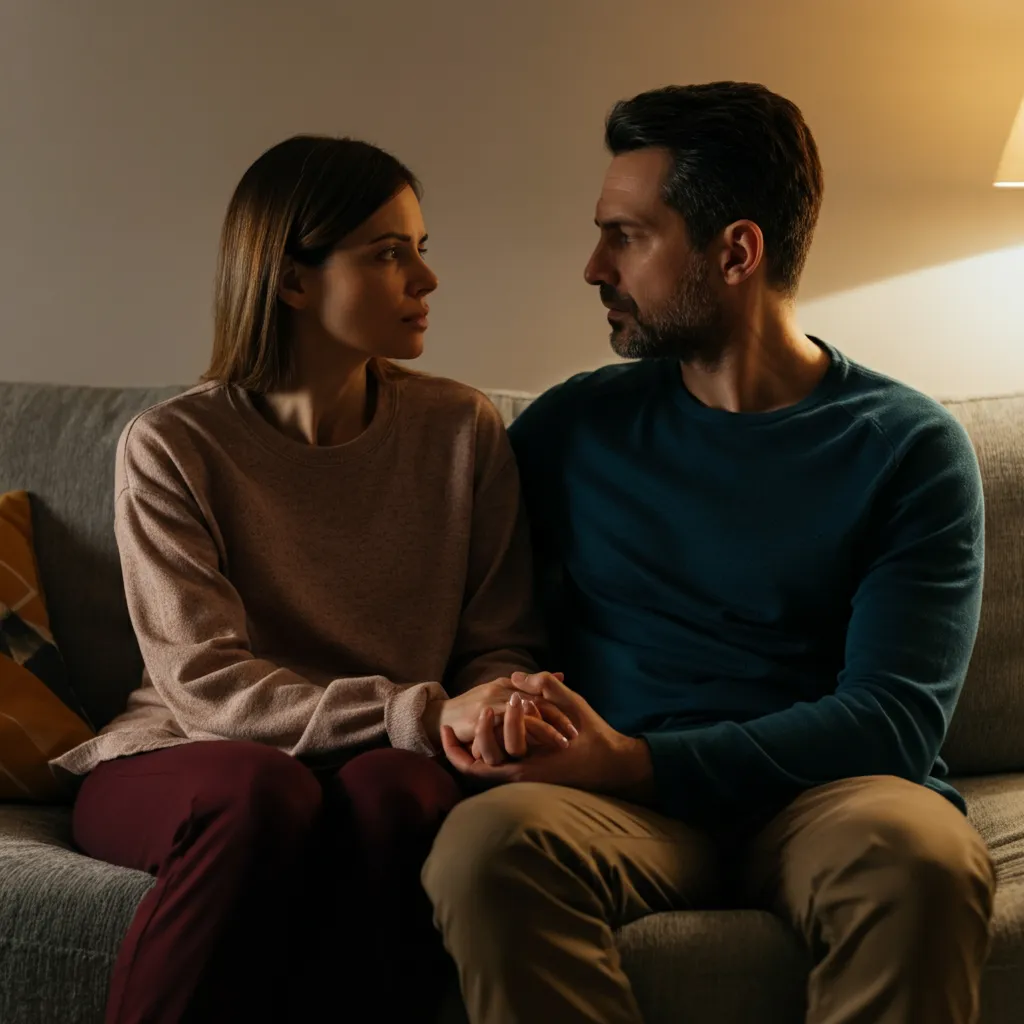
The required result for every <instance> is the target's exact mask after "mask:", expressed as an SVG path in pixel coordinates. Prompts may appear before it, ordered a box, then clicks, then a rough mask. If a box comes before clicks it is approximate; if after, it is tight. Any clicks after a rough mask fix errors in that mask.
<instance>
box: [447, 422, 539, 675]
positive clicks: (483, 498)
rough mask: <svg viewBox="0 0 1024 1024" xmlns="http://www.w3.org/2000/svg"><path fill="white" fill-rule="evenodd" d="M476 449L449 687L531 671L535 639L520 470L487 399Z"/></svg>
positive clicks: (537, 627) (537, 621)
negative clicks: (462, 596)
mask: <svg viewBox="0 0 1024 1024" xmlns="http://www.w3.org/2000/svg"><path fill="white" fill-rule="evenodd" d="M476 450H477V456H476V473H475V477H476V482H475V486H474V497H473V515H472V526H471V536H470V541H469V558H468V564H467V571H466V595H465V602H464V604H463V609H462V616H461V618H460V620H459V628H458V632H457V634H456V637H455V643H454V646H453V651H452V657H451V662H450V664H449V671H448V679H447V688H448V690H449V691H450V692H452V693H462V692H464V691H466V690H468V689H470V688H471V687H473V686H475V685H477V684H478V683H486V682H490V681H491V680H493V679H497V678H499V677H501V676H507V675H511V674H512V673H513V672H518V671H523V672H533V671H536V668H537V664H536V661H535V660H534V658H535V654H536V652H537V651H538V650H539V649H540V647H541V644H542V636H541V630H540V625H539V620H538V619H537V617H536V615H535V613H534V608H533V569H532V564H531V555H530V537H529V528H528V526H527V522H526V514H525V511H524V508H523V502H522V496H521V494H520V488H519V473H518V470H517V468H516V461H515V458H514V457H513V455H512V449H511V447H510V446H509V442H508V436H507V435H506V433H505V428H504V425H503V424H502V422H501V419H500V417H499V416H498V413H497V411H496V410H495V409H494V408H493V407H492V406H490V405H489V404H488V405H487V406H486V407H485V408H484V409H483V410H482V414H481V419H480V424H479V427H478V440H477V449H476Z"/></svg>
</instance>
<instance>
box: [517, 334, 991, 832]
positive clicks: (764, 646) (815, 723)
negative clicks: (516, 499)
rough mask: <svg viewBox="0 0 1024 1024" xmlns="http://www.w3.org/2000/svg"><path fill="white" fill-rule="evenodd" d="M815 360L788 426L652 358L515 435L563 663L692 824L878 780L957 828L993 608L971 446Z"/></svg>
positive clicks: (881, 380) (598, 378) (895, 393)
mask: <svg viewBox="0 0 1024 1024" xmlns="http://www.w3.org/2000/svg"><path fill="white" fill-rule="evenodd" d="M815 340H817V339H815ZM818 344H821V345H822V347H823V348H825V349H826V351H827V352H828V353H829V354H830V356H831V358H832V364H831V366H830V368H829V369H828V371H827V373H826V375H825V377H824V378H823V379H822V381H821V382H820V384H819V385H818V387H817V388H816V389H815V390H814V392H813V393H812V394H811V395H809V396H808V397H807V398H805V399H804V400H803V401H801V402H800V403H798V404H797V405H793V406H791V407H789V408H787V409H782V410H779V411H776V412H770V413H756V414H735V413H728V412H724V411H721V410H716V409H709V408H707V407H705V406H703V405H701V404H700V403H698V402H697V400H696V399H694V398H693V396H692V395H691V394H690V393H689V392H688V391H687V390H686V388H685V387H684V385H683V383H682V377H681V374H680V371H679V365H678V364H677V363H675V362H672V361H660V360H659V361H646V362H639V363H631V364H626V365H618V366H612V367H606V368H604V369H602V370H598V371H596V372H594V373H589V374H583V375H580V376H578V377H574V378H572V379H571V380H569V381H567V382H566V383H564V384H562V385H560V386H558V387H556V388H554V389H553V390H551V391H549V392H547V393H546V394H545V395H543V396H542V397H541V398H539V399H538V400H537V401H536V402H535V403H534V404H533V405H532V406H531V407H530V408H529V409H527V410H526V412H524V413H523V415H522V416H521V417H520V418H519V419H518V420H517V421H516V422H515V423H514V424H513V426H512V428H511V431H510V434H511V438H512V444H513V447H514V449H515V452H516V456H517V458H518V461H519V466H520V472H521V475H522V481H523V490H524V494H525V499H526V505H527V510H528V513H529V516H530V520H531V523H532V527H533V534H534V544H535V548H536V552H537V556H538V565H539V567H540V569H541V575H540V578H541V580H542V581H543V588H542V589H543V593H544V596H545V604H546V609H547V612H548V619H549V625H550V634H551V639H552V651H551V652H550V655H551V658H552V659H553V661H554V663H555V666H556V667H558V668H561V669H562V670H563V671H565V673H566V682H567V683H568V684H569V685H571V686H572V687H574V688H576V689H577V690H579V692H580V693H582V694H583V695H584V696H585V697H586V698H587V700H589V701H590V703H591V705H592V706H593V707H594V708H595V710H597V711H598V712H599V713H600V714H601V715H602V716H603V717H604V718H605V719H606V720H607V721H608V722H609V723H610V724H611V725H612V726H614V727H615V728H616V729H618V730H620V731H621V732H624V733H627V734H629V735H633V736H643V737H644V739H645V740H646V741H647V743H648V744H649V745H650V749H651V754H652V759H653V764H654V775H655V785H656V790H657V793H658V800H659V802H660V805H661V806H662V808H663V809H664V810H666V811H667V812H669V813H671V814H673V815H675V816H677V817H680V818H688V819H691V818H692V819H703V818H709V817H717V816H719V815H744V814H752V815H755V816H756V815H757V814H758V813H760V812H763V811H765V810H766V809H771V808H777V807H779V806H781V805H782V804H784V803H786V802H788V801H789V800H791V799H792V798H793V797H794V796H796V795H797V794H798V793H800V792H801V791H803V790H806V789H809V788H810V787H812V786H817V785H820V784H822V783H826V782H829V781H832V780H835V779H841V778H846V777H851V776H858V775H875V774H886V775H898V776H901V777H903V778H906V779H910V780H912V781H914V782H918V783H922V784H924V785H926V786H929V787H930V788H932V789H935V790H937V791H938V792H939V793H942V794H943V795H944V796H946V797H948V798H949V799H950V800H952V801H953V802H954V803H955V804H957V806H959V807H960V808H961V810H962V809H963V801H962V800H961V798H960V796H959V794H958V793H957V792H956V791H955V790H954V789H953V788H952V787H951V786H949V785H948V784H947V783H946V782H944V781H943V778H942V777H943V776H944V775H945V774H946V767H945V765H944V764H943V762H942V760H941V759H940V758H939V748H940V746H941V745H942V740H943V737H944V736H945V734H946V730H947V727H948V726H949V721H950V717H951V716H952V714H953V708H954V707H955V705H956V702H957V697H958V695H959V693H960V689H961V687H962V685H963V681H964V675H965V673H966V671H967V663H968V660H969V658H970V655H971V649H972V647H973V644H974V638H975V633H976V632H977V626H978V615H979V610H980V603H981V578H982V559H983V542H984V538H983V506H982V493H981V480H980V476H979V472H978V464H977V460H976V458H975V455H974V450H973V448H972V447H971V443H970V441H969V440H968V438H967V435H966V434H965V432H964V430H963V428H962V427H961V426H960V425H959V424H958V423H957V422H956V420H955V419H954V418H953V417H952V416H951V415H950V414H949V413H948V412H947V411H946V410H945V409H943V408H942V406H941V405H939V404H938V403H936V402H934V401H932V400H931V399H929V398H926V397H925V396H923V395H921V394H919V393H918V392H916V391H914V390H912V389H911V388H909V387H906V386H905V385H902V384H899V383H897V382H895V381H893V380H890V379H888V378H886V377H884V376H882V375H880V374H878V373H874V372H872V371H870V370H868V369H865V368H864V367H862V366H859V365H857V364H856V363H854V362H852V361H851V360H849V359H847V358H845V357H844V356H843V355H842V354H841V353H839V352H837V351H836V350H834V349H833V348H831V347H830V346H828V345H825V344H824V343H822V342H818Z"/></svg>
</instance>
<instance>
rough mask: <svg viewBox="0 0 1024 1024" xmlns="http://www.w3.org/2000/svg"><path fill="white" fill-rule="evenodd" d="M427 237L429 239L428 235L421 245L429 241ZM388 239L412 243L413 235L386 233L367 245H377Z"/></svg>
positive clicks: (424, 237)
mask: <svg viewBox="0 0 1024 1024" xmlns="http://www.w3.org/2000/svg"><path fill="white" fill-rule="evenodd" d="M427 237H428V236H427V235H424V236H423V237H422V238H421V239H420V245H422V244H423V243H424V242H425V241H426V240H427ZM388 238H393V239H394V240H395V241H396V242H411V241H412V235H402V234H399V233H398V232H397V231H385V232H384V234H383V235H378V236H377V237H376V238H371V239H370V241H369V242H367V243H366V244H367V245H376V244H377V243H378V242H383V241H385V240H387V239H388Z"/></svg>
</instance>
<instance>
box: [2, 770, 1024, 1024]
mask: <svg viewBox="0 0 1024 1024" xmlns="http://www.w3.org/2000/svg"><path fill="white" fill-rule="evenodd" d="M953 781H954V784H955V785H956V786H957V788H958V789H959V790H960V791H961V792H962V793H963V794H964V796H965V798H966V799H967V805H968V808H969V812H970V816H971V820H972V822H973V823H974V825H975V827H976V828H977V829H978V831H979V832H980V833H981V835H982V836H983V837H984V839H985V841H986V843H987V844H988V847H989V850H990V852H991V854H992V859H993V862H994V863H995V867H996V877H997V881H998V890H997V893H996V905H995V917H994V921H993V943H992V954H991V957H990V958H989V963H988V966H987V969H986V973H985V980H984V984H983V987H982V1002H983V1014H982V1024H1011V1022H1015V1021H1016V1020H1017V1019H1018V1014H1019V1008H1020V1006H1024V774H1017V775H994V776H987V777H979V778H971V779H956V780H953ZM69 820H70V815H69V812H68V810H67V809H66V808H60V807H28V806H18V805H0V1020H2V1021H4V1022H5V1024H44V1022H47V1021H53V1020H60V1021H68V1022H74V1024H79V1022H80V1024H86V1022H89V1021H99V1020H101V1019H102V1008H103V1000H104V998H105V993H106V986H107V981H108V978H109V972H110V967H111V965H112V964H113V960H114V957H115V956H116V953H117V948H118V946H119V944H120V942H121V939H122V937H123V935H124V933H125V932H126V931H127V929H128V925H129V923H130V922H131V918H132V914H133V913H134V911H135V907H136V906H137V905H138V902H139V900H140V899H141V898H142V896H143V895H144V894H145V892H146V891H147V890H148V888H149V887H150V886H151V885H152V884H153V880H152V878H150V876H149V875H146V874H143V873H142V872H138V871H127V870H125V869H123V868H116V867H112V866H110V865H107V864H103V863H100V862H99V861H94V860H90V859H89V858H87V857H83V856H81V855H80V854H78V853H75V852H74V851H73V849H72V847H71V841H70V835H69ZM618 941H619V948H620V949H621V952H622V958H623V963H624V966H625V968H626V971H627V973H628V974H629V976H630V979H631V980H632V983H633V986H634V989H635V991H636V994H637V999H638V1001H639V1002H640V1006H641V1009H642V1010H643V1011H644V1014H645V1020H646V1021H647V1024H668V1022H670V1021H671V1022H673V1024H675V1022H677V1021H679V1020H680V1019H685V1020H686V1021H687V1024H712V1022H713V1024H741V1022H747V1021H753V1020H756V1021H759V1022H761V1024H800V1022H801V1021H802V1020H803V1007H804V987H805V984H806V978H807V970H808V968H809V961H808V958H807V955H806V953H805V952H804V950H803V949H802V947H801V944H800V942H799V941H798V940H797V938H796V936H795V935H794V934H793V933H792V932H791V931H790V930H789V929H788V928H787V927H786V926H785V925H784V924H783V923H782V922H781V921H780V920H778V919H777V918H775V917H773V916H772V915H771V914H767V913H764V912H762V911H754V910H717V911H680V912H678V913H673V914H655V915H653V916H651V917H648V918H645V919H643V920H641V921H637V922H635V923H633V924H631V925H629V926H628V927H626V928H623V929H621V931H620V932H619V935H618ZM446 1019H447V1020H449V1021H455V1020H459V1019H464V1018H462V1017H461V1013H460V1010H459V1008H458V1007H457V1006H452V1007H449V1012H448V1013H447V1014H446Z"/></svg>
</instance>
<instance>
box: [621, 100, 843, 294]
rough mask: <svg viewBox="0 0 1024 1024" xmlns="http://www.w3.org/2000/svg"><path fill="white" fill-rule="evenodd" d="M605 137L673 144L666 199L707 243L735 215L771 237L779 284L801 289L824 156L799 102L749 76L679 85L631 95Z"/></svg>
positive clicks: (699, 241)
mask: <svg viewBox="0 0 1024 1024" xmlns="http://www.w3.org/2000/svg"><path fill="white" fill-rule="evenodd" d="M605 143H606V145H607V146H608V149H609V150H611V152H612V153H613V154H615V155H616V156H617V155H618V154H620V153H628V152H631V151H633V150H637V149H648V148H650V147H660V148H664V149H666V150H668V152H669V154H670V157H671V161H672V167H671V170H670V171H669V174H668V177H667V178H666V180H665V184H664V193H663V194H664V198H665V202H666V203H668V204H669V206H671V207H673V208H674V209H676V210H678V211H679V213H681V214H682V216H683V219H684V220H685V221H686V226H687V230H688V231H689V233H690V238H691V240H692V242H693V244H694V245H695V246H697V247H698V248H700V249H703V248H704V247H705V246H706V245H707V244H708V243H709V242H710V241H711V239H712V238H714V236H715V235H716V234H717V233H718V232H719V231H721V230H722V229H723V228H725V227H727V226H728V225H729V224H731V223H733V221H737V220H752V221H754V223H755V224H757V226H758V227H759V228H760V229H761V232H762V233H763V235H764V245H765V264H766V267H767V272H768V281H769V283H770V284H771V285H772V286H774V287H776V288H778V289H780V290H782V291H785V292H787V293H789V294H795V293H796V289H797V284H798V282H799V280H800V273H801V271H802V270H803V267H804V263H805V261H806V259H807V251H808V249H809V248H810V245H811V236H812V235H813V233H814V225H815V223H816V222H817V219H818V211H819V209H820V208H821V196H822V191H823V187H824V183H823V180H822V173H821V161H820V160H819V159H818V148H817V146H816V145H815V143H814V137H813V136H812V135H811V130H810V129H809V128H808V127H807V124H806V123H805V121H804V119H803V115H802V114H801V113H800V110H799V108H798V107H797V106H796V105H795V104H794V103H791V102H790V101H789V100H787V99H785V98H784V97H782V96H779V95H777V94H776V93H773V92H771V91H770V90H769V89H766V88H765V87H764V86H763V85H754V84H751V83H747V82H711V83H708V84H707V85H670V86H667V87H665V88H663V89H653V90H651V91H650V92H644V93H641V94H640V95H639V96H634V97H633V99H631V100H621V101H620V102H619V103H617V104H616V105H615V107H614V108H613V109H612V112H611V113H610V114H609V115H608V121H607V124H606V127H605Z"/></svg>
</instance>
